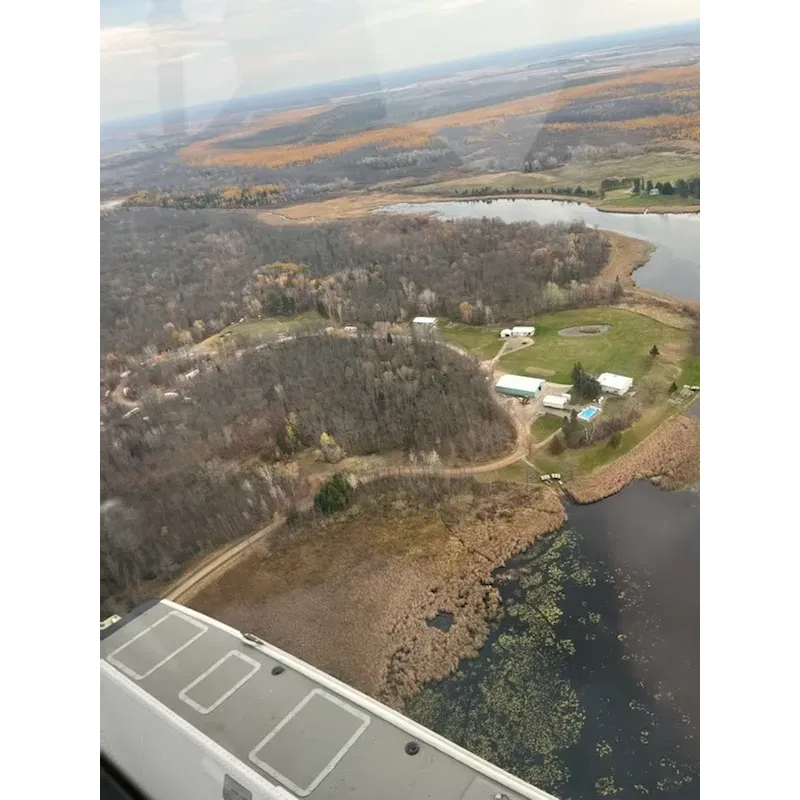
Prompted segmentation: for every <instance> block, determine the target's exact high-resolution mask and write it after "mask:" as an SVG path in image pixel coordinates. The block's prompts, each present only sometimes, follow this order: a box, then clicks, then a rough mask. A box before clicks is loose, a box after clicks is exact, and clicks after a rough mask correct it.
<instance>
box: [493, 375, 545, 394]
mask: <svg viewBox="0 0 800 800" xmlns="http://www.w3.org/2000/svg"><path fill="white" fill-rule="evenodd" d="M542 386H544V381H543V380H542V379H541V378H528V377H526V376H525V375H503V377H502V378H500V380H499V381H497V383H496V384H495V387H497V388H500V389H517V390H519V391H521V392H538V391H539V389H541V388H542Z"/></svg>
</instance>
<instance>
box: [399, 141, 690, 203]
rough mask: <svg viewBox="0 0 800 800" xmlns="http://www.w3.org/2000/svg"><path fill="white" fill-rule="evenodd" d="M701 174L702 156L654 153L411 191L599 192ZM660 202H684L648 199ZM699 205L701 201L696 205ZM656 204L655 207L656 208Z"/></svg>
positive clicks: (487, 176) (612, 193)
mask: <svg viewBox="0 0 800 800" xmlns="http://www.w3.org/2000/svg"><path fill="white" fill-rule="evenodd" d="M699 174H700V156H699V155H698V154H697V153H692V152H652V153H644V154H642V155H635V156H629V157H628V158H619V159H609V160H606V161H598V162H596V163H583V164H575V163H573V164H567V165H565V166H563V167H557V168H555V169H549V170H546V171H542V172H527V173H526V172H497V173H489V174H484V175H469V176H466V177H463V178H453V179H451V180H445V181H439V182H436V183H426V184H423V185H421V186H414V187H410V188H409V189H408V191H409V192H412V193H414V194H437V195H441V194H453V195H455V194H456V193H457V192H463V191H465V190H470V189H481V188H483V187H488V188H489V189H492V190H497V191H510V190H512V189H515V190H517V191H520V190H524V191H530V192H535V191H536V190H537V189H546V188H549V187H551V186H552V187H567V186H571V187H576V186H581V187H582V188H583V189H594V190H595V191H598V190H599V189H600V181H602V180H603V179H604V178H635V177H644V179H645V180H648V179H649V180H652V181H653V183H656V182H657V181H662V182H663V181H670V182H673V183H674V182H675V181H676V180H677V179H678V178H684V179H686V178H692V177H695V176H697V175H699ZM617 195H619V196H620V197H630V195H628V193H627V190H625V189H622V190H619V191H618V192H617V191H610V192H607V193H606V196H605V198H604V203H609V202H610V201H611V200H612V199H615V198H616V196H617ZM648 199H649V200H654V201H659V200H660V199H664V200H670V203H669V204H670V205H678V204H679V201H681V198H680V197H679V196H678V195H672V197H669V198H658V197H654V198H648ZM695 202H697V203H698V204H699V201H695ZM655 204H656V203H653V205H655Z"/></svg>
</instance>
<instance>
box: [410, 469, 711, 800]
mask: <svg viewBox="0 0 800 800" xmlns="http://www.w3.org/2000/svg"><path fill="white" fill-rule="evenodd" d="M699 504H700V495H699V493H696V492H689V491H685V492H664V491H661V490H660V489H658V488H656V487H654V486H652V485H651V484H650V483H649V482H643V481H640V482H637V483H634V484H632V485H630V486H628V487H627V488H626V489H624V490H623V491H622V492H620V493H619V494H617V495H614V496H613V497H611V498H609V499H607V500H604V501H602V502H600V503H595V504H593V505H588V506H570V507H569V509H568V512H569V521H568V524H567V525H566V526H565V527H564V528H563V529H562V530H561V531H559V532H558V533H556V534H553V535H551V536H548V537H545V538H544V539H542V540H540V541H539V542H537V543H536V544H535V545H534V546H533V547H531V548H530V549H529V550H528V551H526V552H525V553H523V554H522V555H520V556H518V557H517V558H515V559H513V560H512V561H511V562H509V563H508V564H507V565H506V566H504V567H503V568H502V569H501V570H499V571H498V572H497V574H496V580H497V583H498V587H499V589H500V592H501V595H502V597H503V604H504V612H503V615H502V617H501V618H500V619H499V620H498V621H497V622H496V623H495V624H494V625H493V628H492V632H491V634H490V636H489V639H488V640H487V642H486V644H485V645H484V647H483V648H482V650H481V652H480V653H479V655H478V657H477V658H476V659H473V660H470V661H464V662H462V664H461V665H460V668H459V671H458V672H457V673H456V674H455V675H454V676H453V677H451V678H448V679H446V680H444V681H441V682H439V683H435V684H431V685H429V686H428V687H426V688H425V689H424V690H423V692H422V693H421V694H420V695H418V696H417V697H416V698H415V699H414V700H413V701H412V702H411V703H410V705H409V708H408V709H407V711H408V713H409V715H410V716H411V717H412V718H415V719H417V720H419V721H420V722H422V723H423V724H425V725H428V726H430V727H431V728H433V729H435V730H438V731H439V732H441V733H442V734H443V735H445V736H448V737H450V738H452V739H453V740H454V741H456V742H458V743H459V744H461V745H463V746H464V747H467V748H469V749H471V750H473V751H475V752H476V753H478V754H479V755H481V756H483V757H485V758H488V759H490V760H491V761H494V762H495V763H497V764H499V765H500V766H502V767H504V768H505V769H508V770H509V771H511V772H513V773H516V774H518V775H519V776H520V777H522V778H524V779H526V780H529V781H531V782H532V783H535V784H537V785H539V786H540V787H541V788H543V789H546V790H547V791H549V792H551V793H553V794H555V795H556V796H558V797H561V798H571V800H582V799H583V798H597V797H616V796H621V797H645V796H655V797H660V798H669V799H670V800H673V799H674V800H695V798H698V797H699V638H700V637H699V633H700V631H699V626H700V622H699V584H700V579H699V578H700V576H699V566H700V564H699V553H700V517H699ZM442 635H447V634H444V633H443V634H442Z"/></svg>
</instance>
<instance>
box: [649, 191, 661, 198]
mask: <svg viewBox="0 0 800 800" xmlns="http://www.w3.org/2000/svg"><path fill="white" fill-rule="evenodd" d="M660 194H661V192H660V191H659V190H658V189H651V190H650V197H658V196H659V195H660Z"/></svg>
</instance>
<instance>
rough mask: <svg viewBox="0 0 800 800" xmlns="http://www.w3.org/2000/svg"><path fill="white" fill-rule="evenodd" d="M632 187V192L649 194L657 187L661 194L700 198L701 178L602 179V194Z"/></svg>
mask: <svg viewBox="0 0 800 800" xmlns="http://www.w3.org/2000/svg"><path fill="white" fill-rule="evenodd" d="M620 188H630V190H631V193H632V194H636V195H638V194H649V193H650V192H651V191H653V190H654V189H656V190H657V191H658V193H659V194H663V195H674V194H677V195H679V196H680V197H684V198H686V197H693V198H696V199H697V200H699V199H700V178H699V176H698V177H696V178H689V180H685V179H684V178H678V179H677V180H676V181H675V183H674V184H673V183H672V182H671V181H656V182H655V183H653V181H652V180H650V179H648V180H645V179H644V178H603V180H602V181H600V194H601V196H602V195H604V194H605V193H606V192H607V191H610V190H611V189H620Z"/></svg>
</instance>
